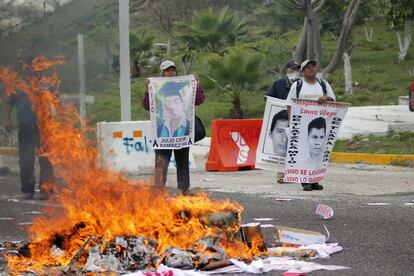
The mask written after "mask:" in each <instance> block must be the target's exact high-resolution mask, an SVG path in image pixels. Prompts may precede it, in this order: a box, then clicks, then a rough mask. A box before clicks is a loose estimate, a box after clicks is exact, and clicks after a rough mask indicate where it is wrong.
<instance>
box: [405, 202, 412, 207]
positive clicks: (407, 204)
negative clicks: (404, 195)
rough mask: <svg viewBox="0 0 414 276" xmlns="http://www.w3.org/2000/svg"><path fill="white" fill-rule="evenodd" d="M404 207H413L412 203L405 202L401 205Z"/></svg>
mask: <svg viewBox="0 0 414 276" xmlns="http://www.w3.org/2000/svg"><path fill="white" fill-rule="evenodd" d="M403 205H405V206H414V202H405V203H403Z"/></svg>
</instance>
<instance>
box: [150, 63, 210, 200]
mask: <svg viewBox="0 0 414 276" xmlns="http://www.w3.org/2000/svg"><path fill="white" fill-rule="evenodd" d="M160 71H161V77H175V76H177V66H176V65H175V63H174V62H173V61H171V60H165V61H163V62H161V64H160ZM197 82H198V81H197ZM148 84H149V80H148V79H147V80H146V81H145V86H146V87H147V90H146V91H145V94H144V99H143V101H142V106H143V107H144V108H145V109H146V110H149V94H148ZM173 90H174V91H175V90H176V91H178V90H177V89H176V87H175V88H174V89H172V91H173ZM173 94H174V95H173V96H172V97H167V98H169V99H165V105H166V104H168V103H167V102H166V101H167V100H171V101H173V102H171V103H170V105H171V106H170V109H171V110H170V111H171V113H172V114H176V115H177V116H178V114H181V113H182V112H183V111H182V110H181V107H180V105H179V104H180V103H179V101H180V100H181V101H182V99H181V95H178V94H176V93H173ZM204 100H205V97H204V91H203V89H202V88H201V87H200V86H199V85H197V91H196V99H195V104H196V105H200V104H202V103H203V102H204ZM172 117H175V115H172ZM174 129H175V130H173V131H171V125H170V128H168V127H166V125H163V127H162V128H161V130H160V131H161V132H162V133H163V134H161V133H159V135H161V136H163V135H164V133H167V131H168V130H170V131H169V132H168V136H172V135H174V132H176V131H178V132H183V133H185V129H186V128H180V126H179V125H178V127H177V128H174ZM170 132H171V133H170ZM181 134H182V133H181ZM186 134H188V132H187V133H186ZM173 151H174V157H175V162H176V166H177V188H178V189H179V190H181V193H182V194H183V195H191V193H190V191H189V189H190V168H189V165H188V159H189V154H190V148H188V147H187V148H182V149H178V150H170V149H157V150H155V176H154V186H156V187H164V186H165V183H166V182H167V172H168V165H169V164H170V160H171V154H172V152H173Z"/></svg>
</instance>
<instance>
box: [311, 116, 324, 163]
mask: <svg viewBox="0 0 414 276" xmlns="http://www.w3.org/2000/svg"><path fill="white" fill-rule="evenodd" d="M325 140H326V120H325V119H324V118H322V117H318V118H315V119H313V120H312V121H311V122H310V123H309V125H308V145H309V157H308V159H307V162H308V163H309V164H316V165H319V164H320V162H322V155H323V149H324V147H325Z"/></svg>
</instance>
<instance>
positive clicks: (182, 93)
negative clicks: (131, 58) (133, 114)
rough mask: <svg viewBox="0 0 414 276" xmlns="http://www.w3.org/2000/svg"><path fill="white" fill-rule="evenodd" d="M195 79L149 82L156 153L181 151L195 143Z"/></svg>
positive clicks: (184, 77) (191, 76)
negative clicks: (167, 150) (168, 150)
mask: <svg viewBox="0 0 414 276" xmlns="http://www.w3.org/2000/svg"><path fill="white" fill-rule="evenodd" d="M196 89H197V81H196V79H195V77H194V76H193V75H187V76H179V77H159V78H149V84H148V92H149V106H150V116H151V129H152V139H151V141H150V143H151V144H152V147H153V149H181V148H185V147H189V146H190V145H192V144H193V141H194V114H195V113H194V112H195V108H194V102H195V96H196Z"/></svg>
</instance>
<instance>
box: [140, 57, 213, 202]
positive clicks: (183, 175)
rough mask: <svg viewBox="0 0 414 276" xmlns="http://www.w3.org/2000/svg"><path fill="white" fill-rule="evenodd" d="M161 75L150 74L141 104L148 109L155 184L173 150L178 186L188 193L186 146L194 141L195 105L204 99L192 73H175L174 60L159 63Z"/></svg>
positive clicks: (163, 178)
mask: <svg viewBox="0 0 414 276" xmlns="http://www.w3.org/2000/svg"><path fill="white" fill-rule="evenodd" d="M160 71H161V78H149V79H147V80H146V82H145V85H146V87H147V90H146V92H145V94H144V99H143V102H142V105H143V107H144V108H145V109H147V110H149V111H150V113H151V125H152V129H153V135H152V136H153V138H152V140H151V141H150V142H151V143H152V146H153V148H154V151H155V176H154V186H155V187H164V186H165V183H166V181H167V172H168V165H169V163H170V160H171V155H172V152H173V151H174V157H175V162H176V166H177V188H178V189H180V190H181V192H182V194H183V195H190V194H191V193H190V192H189V188H190V170H189V163H188V161H189V147H190V145H192V144H193V141H194V117H195V108H194V104H195V105H199V104H202V103H203V102H204V100H205V97H204V91H203V90H202V89H201V87H200V86H199V83H198V81H197V79H196V78H195V77H194V76H193V75H188V76H182V77H177V67H176V65H175V63H174V62H173V61H170V60H165V61H163V62H162V63H161V64H160Z"/></svg>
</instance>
